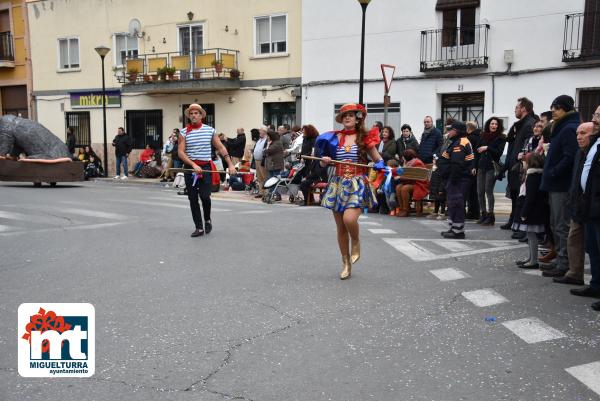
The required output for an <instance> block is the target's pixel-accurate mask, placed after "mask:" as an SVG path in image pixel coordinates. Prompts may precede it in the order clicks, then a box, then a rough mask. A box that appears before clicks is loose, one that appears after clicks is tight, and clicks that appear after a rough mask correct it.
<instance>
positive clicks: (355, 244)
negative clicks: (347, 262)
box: [352, 238, 360, 264]
mask: <svg viewBox="0 0 600 401" xmlns="http://www.w3.org/2000/svg"><path fill="white" fill-rule="evenodd" d="M358 259H360V238H357V239H356V241H352V264H354V263H356V262H358Z"/></svg>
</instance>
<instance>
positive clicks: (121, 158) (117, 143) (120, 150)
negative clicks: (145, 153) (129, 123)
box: [106, 127, 133, 180]
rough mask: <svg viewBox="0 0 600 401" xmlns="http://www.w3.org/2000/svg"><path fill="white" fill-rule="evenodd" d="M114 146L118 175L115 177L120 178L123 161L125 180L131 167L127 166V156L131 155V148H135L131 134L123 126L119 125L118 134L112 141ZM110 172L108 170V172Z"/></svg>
mask: <svg viewBox="0 0 600 401" xmlns="http://www.w3.org/2000/svg"><path fill="white" fill-rule="evenodd" d="M112 146H114V147H115V156H116V159H117V172H116V173H117V175H115V176H114V177H113V178H114V179H115V180H117V179H119V176H120V175H121V163H123V170H124V171H123V177H121V178H122V179H123V180H126V179H127V177H128V174H129V169H128V168H127V167H128V166H127V158H128V157H129V153H131V149H132V148H133V146H132V144H131V138H130V137H129V135H127V134H126V133H125V129H124V128H123V127H119V128H118V130H117V136H115V139H113V141H112ZM106 174H108V172H107V173H106Z"/></svg>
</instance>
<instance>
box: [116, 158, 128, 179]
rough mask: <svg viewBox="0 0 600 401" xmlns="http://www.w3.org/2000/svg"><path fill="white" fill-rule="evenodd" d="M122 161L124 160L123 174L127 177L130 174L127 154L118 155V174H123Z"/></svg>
mask: <svg viewBox="0 0 600 401" xmlns="http://www.w3.org/2000/svg"><path fill="white" fill-rule="evenodd" d="M121 161H122V162H123V170H124V172H123V174H124V175H125V177H127V175H128V174H129V171H128V170H127V156H117V175H121Z"/></svg>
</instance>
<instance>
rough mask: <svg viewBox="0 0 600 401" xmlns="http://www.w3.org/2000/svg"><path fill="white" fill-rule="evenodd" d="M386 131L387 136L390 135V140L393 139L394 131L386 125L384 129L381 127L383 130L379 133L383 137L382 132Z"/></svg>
mask: <svg viewBox="0 0 600 401" xmlns="http://www.w3.org/2000/svg"><path fill="white" fill-rule="evenodd" d="M386 129H387V130H388V132H389V135H390V140H393V139H395V137H396V136H395V135H394V129H393V128H392V127H390V126H389V125H386V126H385V127H383V130H382V131H381V134H382V135H383V131H385V130H386Z"/></svg>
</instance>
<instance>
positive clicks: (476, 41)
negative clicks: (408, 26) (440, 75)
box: [421, 24, 490, 72]
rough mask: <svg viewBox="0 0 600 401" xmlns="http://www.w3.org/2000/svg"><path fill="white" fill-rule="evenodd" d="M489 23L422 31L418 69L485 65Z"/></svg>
mask: <svg viewBox="0 0 600 401" xmlns="http://www.w3.org/2000/svg"><path fill="white" fill-rule="evenodd" d="M489 30H490V26H489V25H487V24H485V25H473V26H467V27H460V28H450V29H447V28H445V29H434V30H429V31H421V72H432V71H444V70H458V69H469V68H487V66H488V32H489Z"/></svg>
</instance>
